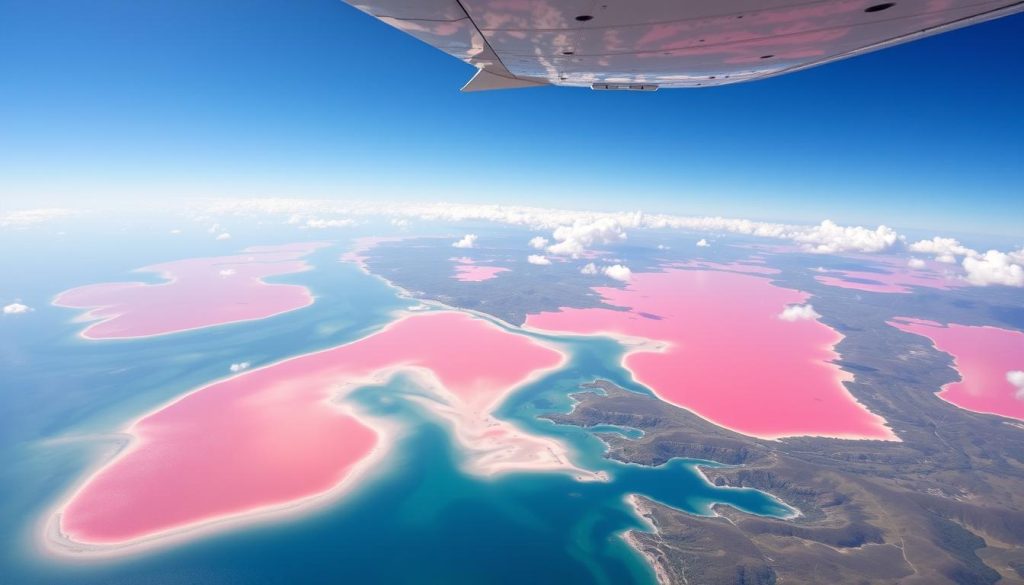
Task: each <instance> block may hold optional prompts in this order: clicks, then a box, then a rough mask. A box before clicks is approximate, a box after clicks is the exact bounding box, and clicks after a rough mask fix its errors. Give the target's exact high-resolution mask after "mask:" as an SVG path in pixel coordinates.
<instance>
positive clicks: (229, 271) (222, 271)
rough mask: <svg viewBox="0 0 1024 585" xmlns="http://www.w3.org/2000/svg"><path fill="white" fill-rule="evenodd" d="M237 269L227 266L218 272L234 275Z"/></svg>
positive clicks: (222, 274)
mask: <svg viewBox="0 0 1024 585" xmlns="http://www.w3.org/2000/svg"><path fill="white" fill-rule="evenodd" d="M236 272H237V271H236V270H235V269H234V268H225V269H223V270H221V271H220V272H218V274H220V275H221V276H234V275H235V273H236Z"/></svg>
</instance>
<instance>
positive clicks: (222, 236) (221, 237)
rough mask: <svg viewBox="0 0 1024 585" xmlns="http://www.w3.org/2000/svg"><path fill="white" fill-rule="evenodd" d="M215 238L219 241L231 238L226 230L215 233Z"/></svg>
mask: <svg viewBox="0 0 1024 585" xmlns="http://www.w3.org/2000/svg"><path fill="white" fill-rule="evenodd" d="M217 239H218V240H220V241H224V240H230V239H231V234H229V233H227V232H223V233H221V234H218V235H217Z"/></svg>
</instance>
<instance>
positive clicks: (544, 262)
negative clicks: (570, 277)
mask: <svg viewBox="0 0 1024 585" xmlns="http://www.w3.org/2000/svg"><path fill="white" fill-rule="evenodd" d="M526 261H527V262H529V263H530V264H536V265H537V266H548V265H550V264H551V260H548V259H547V258H546V257H545V256H541V255H540V254H530V255H529V256H527V258H526Z"/></svg>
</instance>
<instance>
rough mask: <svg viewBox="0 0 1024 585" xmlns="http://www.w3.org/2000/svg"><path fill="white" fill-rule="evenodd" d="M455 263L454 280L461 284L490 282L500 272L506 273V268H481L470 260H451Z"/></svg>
mask: <svg viewBox="0 0 1024 585" xmlns="http://www.w3.org/2000/svg"><path fill="white" fill-rule="evenodd" d="M452 262H455V276H454V277H453V278H455V280H459V281H462V282H483V281H485V280H490V279H492V278H494V277H496V276H498V275H499V274H501V273H502V272H508V270H509V269H508V268H502V267H501V266H481V265H480V264H477V263H476V262H475V261H474V260H473V259H471V258H465V257H463V258H452Z"/></svg>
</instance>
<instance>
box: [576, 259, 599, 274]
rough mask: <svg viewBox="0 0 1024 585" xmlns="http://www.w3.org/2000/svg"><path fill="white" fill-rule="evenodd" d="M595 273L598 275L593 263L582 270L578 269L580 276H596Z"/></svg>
mask: <svg viewBox="0 0 1024 585" xmlns="http://www.w3.org/2000/svg"><path fill="white" fill-rule="evenodd" d="M597 273H598V270H597V265H596V264H594V263H593V262H591V263H589V264H587V265H586V266H584V267H583V268H580V274H588V275H593V274H597Z"/></svg>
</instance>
